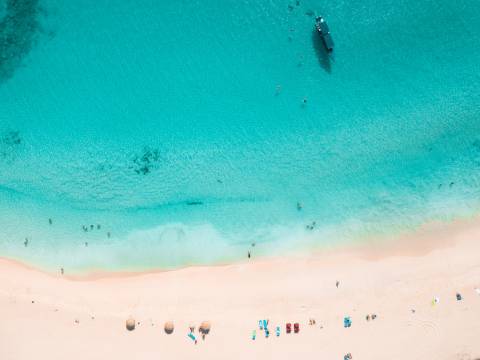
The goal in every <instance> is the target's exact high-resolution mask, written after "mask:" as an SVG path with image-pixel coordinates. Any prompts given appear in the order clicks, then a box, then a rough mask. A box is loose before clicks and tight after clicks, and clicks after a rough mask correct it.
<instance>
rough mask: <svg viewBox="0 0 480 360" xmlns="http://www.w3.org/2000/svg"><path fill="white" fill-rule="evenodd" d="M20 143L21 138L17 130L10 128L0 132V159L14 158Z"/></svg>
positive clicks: (21, 141)
mask: <svg viewBox="0 0 480 360" xmlns="http://www.w3.org/2000/svg"><path fill="white" fill-rule="evenodd" d="M22 143H23V139H22V138H21V137H20V132H19V131H13V130H10V131H6V132H4V133H0V160H6V159H14V158H15V155H16V153H17V149H18V148H19V146H20V145H22Z"/></svg>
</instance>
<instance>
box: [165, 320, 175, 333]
mask: <svg viewBox="0 0 480 360" xmlns="http://www.w3.org/2000/svg"><path fill="white" fill-rule="evenodd" d="M174 328H175V327H174V326H173V322H172V321H167V322H166V323H165V327H164V329H165V332H166V333H167V334H171V333H173V329H174Z"/></svg>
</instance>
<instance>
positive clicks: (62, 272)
mask: <svg viewBox="0 0 480 360" xmlns="http://www.w3.org/2000/svg"><path fill="white" fill-rule="evenodd" d="M60 273H61V274H62V275H63V274H65V270H64V269H63V267H62V268H60Z"/></svg>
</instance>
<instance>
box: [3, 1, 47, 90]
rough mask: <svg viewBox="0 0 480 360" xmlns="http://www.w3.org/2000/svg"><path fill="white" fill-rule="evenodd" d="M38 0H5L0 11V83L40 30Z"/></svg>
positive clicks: (17, 64) (32, 43)
mask: <svg viewBox="0 0 480 360" xmlns="http://www.w3.org/2000/svg"><path fill="white" fill-rule="evenodd" d="M40 13H41V10H40V6H39V0H6V1H5V3H4V4H3V6H2V11H1V12H0V84H1V83H3V82H5V81H6V80H8V79H10V78H11V77H12V76H13V74H14V73H15V70H16V69H17V68H18V67H19V66H21V65H22V60H23V59H24V57H25V56H26V55H27V54H28V53H29V52H30V50H31V49H32V47H33V45H34V44H35V40H36V34H37V33H38V32H39V30H41V27H40V23H39V19H38V18H39V14H40Z"/></svg>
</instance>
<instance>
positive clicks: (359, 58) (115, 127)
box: [0, 0, 480, 272]
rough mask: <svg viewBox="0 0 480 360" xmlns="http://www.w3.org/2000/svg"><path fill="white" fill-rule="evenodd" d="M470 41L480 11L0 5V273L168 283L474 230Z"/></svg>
mask: <svg viewBox="0 0 480 360" xmlns="http://www.w3.org/2000/svg"><path fill="white" fill-rule="evenodd" d="M320 14H321V15H323V16H324V17H325V18H326V19H327V21H328V23H329V26H330V29H331V32H332V37H333V40H334V41H335V44H336V47H335V51H334V54H333V56H331V57H329V56H327V55H326V54H325V52H324V51H323V48H322V45H321V43H319V39H318V37H317V34H316V33H315V32H314V22H315V15H320ZM478 29H480V6H479V3H478V0H457V1H447V0H405V1H397V0H383V1H378V0H364V1H357V2H352V1H346V0H337V1H333V0H299V1H296V0H290V1H289V0H255V1H252V0H223V1H212V0H203V1H198V0H188V1H186V0H176V1H175V0H173V1H166V0H156V1H153V0H137V1H108V0H95V1H93V0H69V1H64V0H0V256H4V257H9V258H13V259H18V260H21V261H24V262H27V263H29V264H33V265H34V266H38V267H41V268H43V269H45V270H52V271H58V269H59V268H60V267H64V268H65V271H67V272H83V271H90V270H94V269H95V270H144V269H151V268H175V267H181V266H186V265H192V264H214V263H220V262H232V261H236V260H244V259H245V258H246V255H247V251H248V250H250V251H252V252H253V255H254V256H259V255H263V256H264V255H281V254H289V253H292V252H296V251H309V250H310V249H313V248H317V247H320V248H321V247H322V246H324V245H332V244H337V243H343V242H348V241H363V240H362V239H365V238H369V237H376V236H382V235H385V234H395V233H398V232H402V231H409V230H413V229H415V228H416V227H417V226H419V225H420V224H422V223H424V222H428V221H431V220H448V219H453V218H457V217H464V216H470V215H473V214H475V213H476V212H478V210H479V209H480V36H479V30H478ZM304 100H305V101H306V102H304ZM297 202H300V203H301V205H302V208H301V209H300V210H298V209H297ZM49 219H50V220H51V224H50V220H49ZM313 222H315V223H313ZM312 227H313V229H312ZM26 239H27V240H26ZM252 243H255V244H256V246H255V247H251V244H252ZM25 245H26V246H25Z"/></svg>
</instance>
